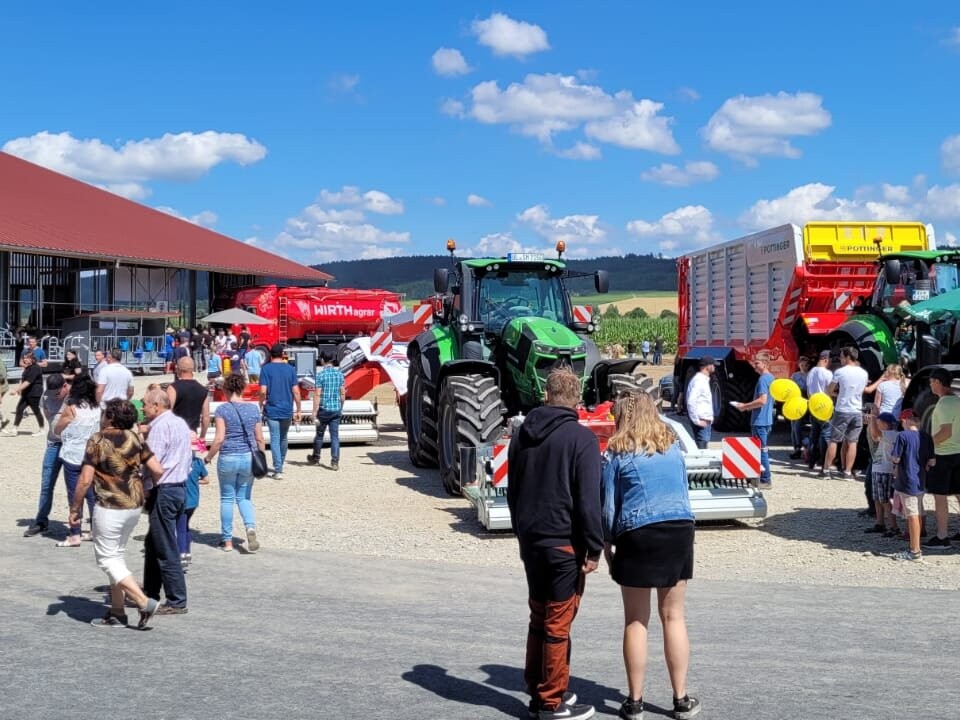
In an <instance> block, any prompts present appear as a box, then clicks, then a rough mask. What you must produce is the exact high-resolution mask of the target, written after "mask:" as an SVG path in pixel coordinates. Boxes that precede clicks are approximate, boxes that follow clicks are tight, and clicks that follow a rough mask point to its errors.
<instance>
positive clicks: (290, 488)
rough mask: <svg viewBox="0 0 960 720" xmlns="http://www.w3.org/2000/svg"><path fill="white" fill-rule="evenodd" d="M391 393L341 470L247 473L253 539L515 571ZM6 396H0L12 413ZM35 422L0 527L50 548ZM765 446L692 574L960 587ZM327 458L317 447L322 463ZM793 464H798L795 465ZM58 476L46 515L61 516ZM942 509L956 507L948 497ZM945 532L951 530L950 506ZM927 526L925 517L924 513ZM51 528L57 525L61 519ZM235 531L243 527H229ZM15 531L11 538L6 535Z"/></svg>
mask: <svg viewBox="0 0 960 720" xmlns="http://www.w3.org/2000/svg"><path fill="white" fill-rule="evenodd" d="M169 379H171V378H170V376H164V377H159V376H153V377H150V378H137V384H138V392H142V390H143V389H144V388H145V387H146V385H147V384H148V383H149V382H156V381H166V380H169ZM391 394H392V391H391V392H386V391H385V390H384V389H381V392H380V393H379V395H378V397H379V399H380V411H381V412H380V429H381V436H380V440H379V442H377V443H376V444H372V445H348V446H345V448H344V450H343V452H342V457H341V461H340V468H341V469H340V471H339V472H333V471H331V470H328V469H326V468H324V467H312V466H308V465H307V464H306V462H305V460H304V458H305V456H306V454H307V452H308V449H307V448H306V447H294V448H291V450H290V452H289V456H288V459H287V467H286V468H285V470H284V479H283V480H271V479H262V480H257V481H256V487H255V490H254V503H255V505H256V509H257V528H258V536H259V538H260V541H261V543H262V544H263V547H264V550H265V551H267V552H269V549H270V548H271V547H277V548H289V549H311V548H315V549H316V550H317V551H318V552H333V553H348V554H351V553H352V554H359V555H372V556H380V557H396V558H404V559H425V560H431V561H443V562H452V563H459V564H468V565H481V566H509V567H519V560H518V557H517V547H516V542H515V540H514V539H513V538H512V537H511V536H510V535H509V533H489V532H486V531H485V530H483V528H482V527H481V526H480V524H479V523H478V522H477V520H476V512H475V510H474V509H473V506H472V505H470V504H469V503H468V502H467V501H466V500H463V499H461V498H453V497H449V496H448V495H447V494H446V493H445V492H444V490H443V487H442V485H441V483H440V479H439V476H438V474H437V472H436V471H434V470H420V469H417V468H414V467H413V466H412V465H411V464H410V463H409V461H408V459H407V451H406V441H405V436H404V432H403V429H402V427H401V425H400V417H399V413H398V412H397V408H396V406H395V405H394V404H393V400H392V397H391ZM13 406H14V403H13V402H12V399H11V398H6V399H5V400H4V402H3V409H4V412H5V413H12V409H13ZM35 429H36V425H34V423H33V420H32V419H27V420H25V421H24V422H23V425H22V427H21V430H22V432H23V434H21V435H20V436H19V437H16V438H13V437H0V447H2V448H3V455H4V464H3V468H2V470H0V479H2V483H3V487H4V491H5V492H4V495H5V502H4V503H3V504H2V505H0V528H3V530H2V534H3V535H4V536H6V537H7V538H8V539H9V541H10V542H37V543H47V544H49V545H50V549H51V552H53V551H54V548H53V540H54V538H53V536H52V535H51V537H43V536H40V537H36V538H32V539H29V540H28V539H22V538H20V537H19V535H20V533H21V532H22V528H23V527H25V526H26V525H27V524H29V522H30V520H31V519H32V518H33V516H34V514H35V513H36V503H37V494H38V489H39V478H40V462H41V457H42V454H43V449H44V442H45V441H44V438H42V437H32V436H30V435H27V434H26V433H28V432H33V431H34V430H35ZM785 441H786V436H782V437H775V438H774V447H773V452H772V462H773V464H774V467H773V477H774V487H773V489H772V490H769V491H767V492H766V493H765V495H766V497H767V502H768V506H769V515H768V517H767V518H766V519H765V520H763V521H759V520H758V521H746V522H738V523H729V524H723V525H713V526H706V527H702V528H698V532H697V541H696V543H697V544H696V571H695V577H699V578H710V579H716V580H745V581H758V582H772V583H795V584H808V585H844V586H863V587H902V588H909V587H912V588H933V589H960V546H958V545H955V546H954V549H953V550H951V551H949V552H945V553H944V552H939V553H936V552H929V553H926V555H925V559H924V562H923V563H922V564H906V563H896V562H894V561H892V560H891V559H889V558H888V557H886V556H887V555H888V554H890V553H892V552H895V551H897V550H900V549H902V548H904V547H905V546H906V543H905V542H904V541H900V540H885V539H882V538H877V537H876V536H875V535H866V534H864V532H863V530H864V529H865V528H867V527H868V526H869V525H870V524H871V522H872V520H868V519H862V518H858V517H857V515H856V511H857V510H859V509H860V508H862V507H863V506H864V500H863V485H862V484H861V483H859V482H842V481H827V480H821V479H817V478H815V477H814V475H813V474H812V473H808V472H807V471H806V467H805V466H801V465H799V464H797V463H793V462H791V461H790V460H789V459H788V458H787V455H788V452H789V449H788V448H787V447H786V446H784V445H778V444H777V443H782V442H785ZM328 460H329V455H327V454H326V451H325V454H324V457H323V462H327V461H328ZM801 468H802V469H801ZM211 476H212V477H211V480H212V482H211V484H210V485H206V486H202V488H201V502H200V507H199V509H198V510H197V513H196V515H195V516H194V520H193V525H194V526H195V527H197V528H199V529H200V531H201V532H200V535H199V537H198V538H196V540H197V541H199V542H202V543H207V544H216V542H217V541H218V539H219V525H220V523H219V502H218V491H217V484H216V472H215V470H212V472H211ZM62 488H63V484H62V480H61V482H60V483H58V487H57V490H56V495H55V503H54V512H53V515H52V517H51V520H52V521H53V522H54V523H56V522H57V521H60V522H62V521H64V520H65V519H66V502H65V497H64V491H63V489H62ZM951 510H952V511H956V510H957V507H956V504H955V501H954V500H951ZM951 521H952V524H951V533H953V532H956V531H957V530H960V526H958V524H957V520H956V514H955V512H954V514H952V518H951ZM930 523H931V526H932V518H931V519H930ZM53 528H55V529H56V530H59V531H63V527H62V526H59V525H54V526H53ZM235 532H236V533H237V536H238V537H240V536H241V535H242V526H241V525H240V524H239V522H237V524H236V526H235ZM13 538H17V539H16V540H15V541H14V540H13Z"/></svg>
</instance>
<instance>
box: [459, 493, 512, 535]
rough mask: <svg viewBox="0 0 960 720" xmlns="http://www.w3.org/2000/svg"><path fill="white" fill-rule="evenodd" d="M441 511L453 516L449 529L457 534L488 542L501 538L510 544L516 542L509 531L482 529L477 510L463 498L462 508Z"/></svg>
mask: <svg viewBox="0 0 960 720" xmlns="http://www.w3.org/2000/svg"><path fill="white" fill-rule="evenodd" d="M443 510H445V511H446V512H448V513H450V514H451V515H452V516H453V518H454V519H453V522H451V523H450V528H451V529H453V530H456V531H457V532H462V533H466V534H467V535H473V536H474V537H478V538H486V539H488V540H496V539H498V538H502V539H504V540H509V541H510V542H511V543H515V542H516V540H514V537H513V533H511V532H510V531H509V530H487V529H486V528H484V527H483V525H481V524H480V520H479V519H478V518H477V509H476V508H475V507H474V506H473V505H472V504H471V503H470V501H469V500H467V499H466V498H463V506H462V507H448V508H443Z"/></svg>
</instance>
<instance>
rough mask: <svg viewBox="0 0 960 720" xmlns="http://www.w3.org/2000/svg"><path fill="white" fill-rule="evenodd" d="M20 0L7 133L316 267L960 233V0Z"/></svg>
mask: <svg viewBox="0 0 960 720" xmlns="http://www.w3.org/2000/svg"><path fill="white" fill-rule="evenodd" d="M276 5H277V8H280V9H277V8H271V7H269V6H268V5H267V4H266V3H250V2H235V3H231V4H229V5H227V4H222V3H206V4H204V3H182V2H167V3H163V4H162V5H154V6H152V7H146V6H142V5H140V4H133V3H119V2H101V3H66V2H52V3H45V4H39V5H38V4H35V3H29V4H28V3H21V4H19V5H18V6H14V7H11V5H10V4H5V5H4V7H3V8H2V9H0V37H2V38H3V42H2V43H0V63H2V69H3V71H2V72H0V108H2V112H0V147H2V149H3V150H5V151H6V152H10V153H13V154H16V155H19V156H21V157H24V158H26V159H28V160H31V161H33V162H37V163H40V164H43V165H46V166H48V167H51V168H53V169H55V170H58V171H61V172H65V173H67V174H70V175H73V176H75V177H78V178H80V179H82V180H85V181H88V182H92V183H95V184H97V185H100V186H102V187H106V188H109V189H111V190H112V191H114V192H117V193H119V194H122V195H125V196H127V197H130V198H132V199H134V200H137V201H138V202H142V203H144V204H146V205H149V206H151V207H155V208H160V209H164V210H165V211H167V212H171V213H173V214H176V215H179V216H181V217H184V218H187V219H190V220H192V221H193V222H198V223H200V224H204V225H206V226H209V227H212V228H213V229H215V230H218V231H220V232H223V233H225V234H227V235H230V236H232V237H235V238H238V239H241V240H244V241H247V242H250V243H253V244H256V245H258V246H260V247H263V248H265V249H268V250H271V251H273V252H277V253H280V254H282V255H286V256H288V257H291V258H293V259H295V260H299V261H301V262H305V263H320V264H322V263H324V262H330V261H333V260H340V259H353V258H359V257H390V256H395V255H411V254H426V253H437V252H443V246H444V242H445V240H446V238H448V237H454V238H456V239H457V242H458V245H459V247H460V248H461V249H462V250H463V252H464V253H465V254H474V255H481V254H486V253H496V254H500V253H502V252H505V251H508V250H520V249H541V248H552V246H553V244H554V242H555V241H556V240H557V239H560V238H562V239H564V240H566V241H567V246H568V253H569V254H570V255H573V256H578V257H594V256H598V255H605V254H623V253H628V252H638V253H648V252H652V253H660V252H662V253H663V254H665V255H677V254H680V253H683V252H685V251H688V250H691V249H693V248H696V247H700V246H703V245H707V244H711V243H713V242H718V241H720V240H723V239H729V238H732V237H736V236H739V235H742V234H745V233H746V232H750V231H752V230H756V229H760V228H765V227H772V226H774V225H777V224H780V223H783V222H795V223H798V224H802V223H803V222H806V221H809V220H817V219H919V220H922V221H924V222H928V223H931V224H933V226H934V228H935V230H936V236H937V240H938V243H939V244H941V245H946V244H951V243H955V242H956V238H957V237H960V95H958V93H957V92H956V89H955V87H956V84H957V81H956V78H957V77H958V76H960V7H957V6H955V4H954V3H940V2H932V1H927V0H918V1H915V2H912V3H910V4H903V3H875V2H871V3H867V2H836V1H835V2H831V3H826V2H810V3H805V4H796V5H795V6H789V8H788V9H784V7H783V4H771V3H759V2H757V3H753V2H729V3H707V2H702V3H653V2H645V3H640V2H614V1H611V2H603V3H580V2H577V3H575V2H524V3H511V4H505V5H491V4H487V3H477V2H458V3H450V2H444V3H440V2H436V3H432V2H430V3H428V2H421V3H410V4H406V5H404V4H398V3H386V2H367V3H364V4H362V5H354V4H352V3H295V2H290V3H280V4H276Z"/></svg>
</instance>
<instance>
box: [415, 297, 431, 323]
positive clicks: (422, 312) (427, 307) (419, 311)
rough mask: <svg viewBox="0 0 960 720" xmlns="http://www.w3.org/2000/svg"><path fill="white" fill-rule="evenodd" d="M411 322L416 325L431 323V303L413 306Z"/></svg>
mask: <svg viewBox="0 0 960 720" xmlns="http://www.w3.org/2000/svg"><path fill="white" fill-rule="evenodd" d="M413 322H415V323H416V324H417V325H424V326H426V325H432V324H433V303H428V302H425V303H420V304H419V305H416V306H414V308H413Z"/></svg>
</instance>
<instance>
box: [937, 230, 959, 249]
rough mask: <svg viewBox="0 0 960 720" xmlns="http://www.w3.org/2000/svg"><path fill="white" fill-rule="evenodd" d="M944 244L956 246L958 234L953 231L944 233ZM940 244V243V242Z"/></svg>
mask: <svg viewBox="0 0 960 720" xmlns="http://www.w3.org/2000/svg"><path fill="white" fill-rule="evenodd" d="M943 241H944V242H943V244H944V245H946V246H947V247H956V246H957V236H956V235H954V234H953V233H952V232H946V233H944V234H943ZM938 244H939V243H938Z"/></svg>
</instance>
